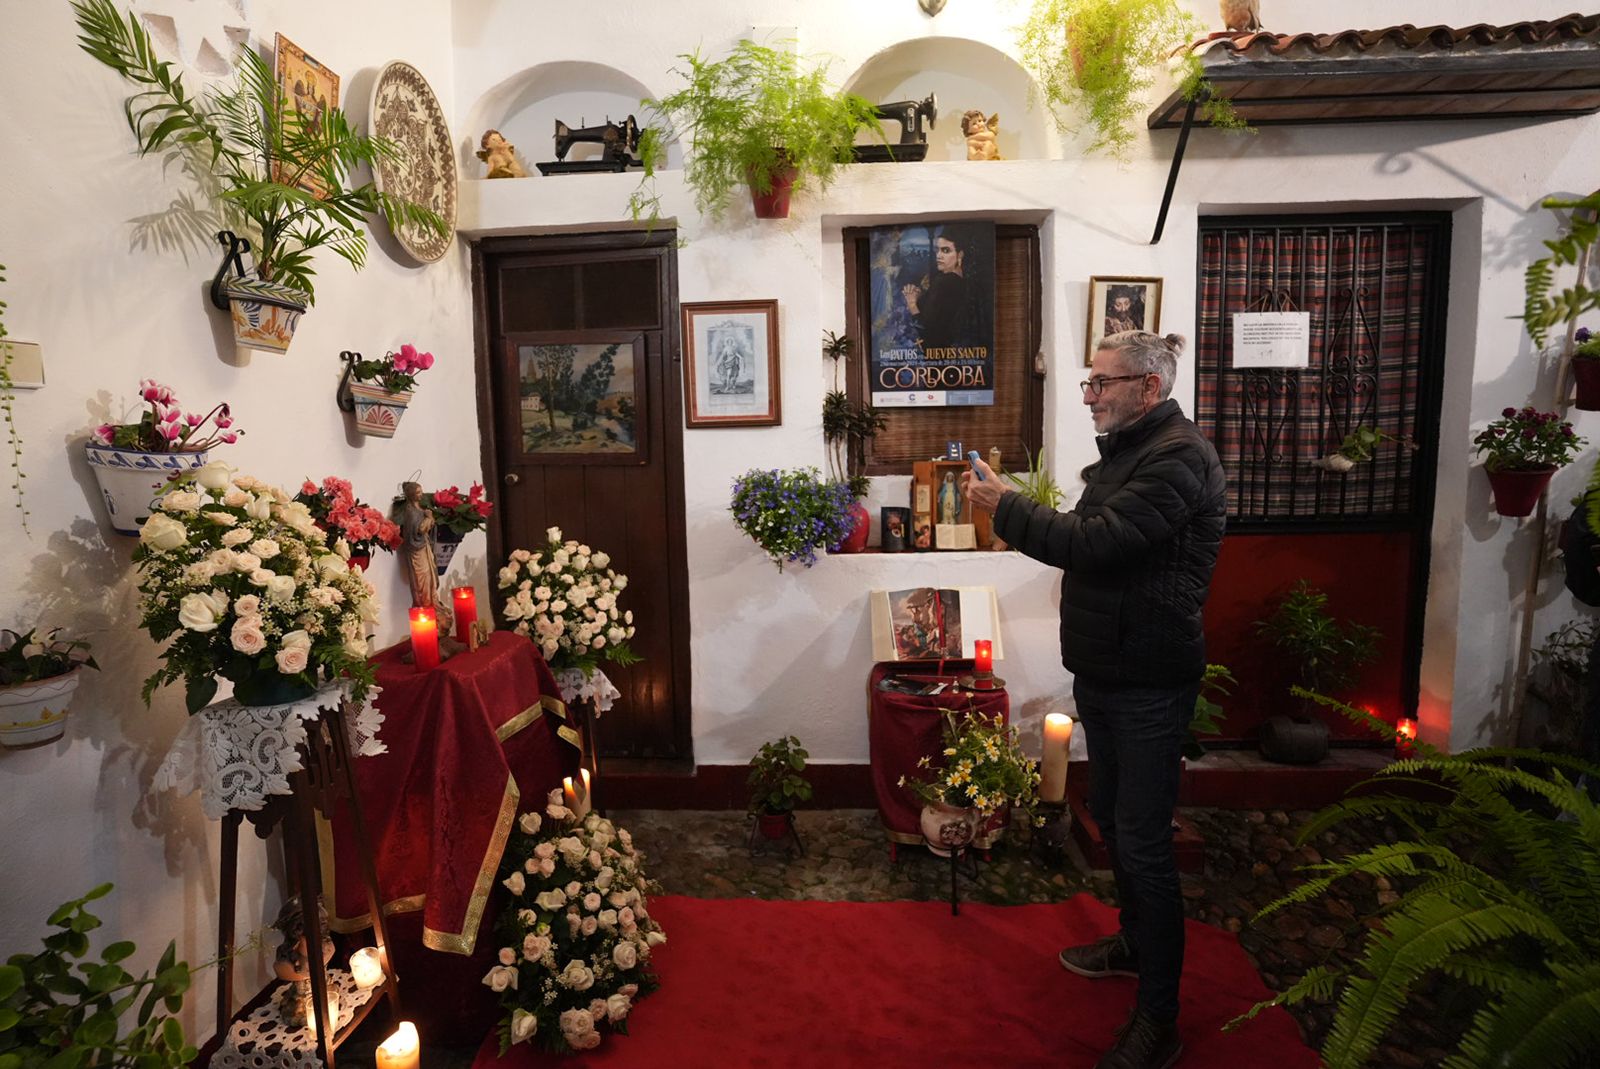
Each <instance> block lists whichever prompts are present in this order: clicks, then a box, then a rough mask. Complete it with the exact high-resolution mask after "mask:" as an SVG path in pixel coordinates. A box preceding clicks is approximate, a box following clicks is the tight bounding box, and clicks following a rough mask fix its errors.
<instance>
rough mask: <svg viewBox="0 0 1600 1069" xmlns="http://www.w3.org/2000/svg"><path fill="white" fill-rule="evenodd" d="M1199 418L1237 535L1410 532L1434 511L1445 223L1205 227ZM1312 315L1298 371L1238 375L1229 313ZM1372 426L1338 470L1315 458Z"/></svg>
mask: <svg viewBox="0 0 1600 1069" xmlns="http://www.w3.org/2000/svg"><path fill="white" fill-rule="evenodd" d="M1199 246H1200V248H1199V267H1198V294H1197V301H1196V304H1197V308H1198V315H1197V320H1196V339H1195V356H1196V368H1197V386H1196V398H1195V421H1196V423H1198V424H1199V425H1200V427H1201V429H1202V430H1204V431H1205V433H1206V434H1207V435H1208V436H1209V437H1210V438H1211V441H1212V442H1213V443H1214V444H1215V445H1216V448H1217V452H1218V454H1219V455H1220V456H1221V458H1222V464H1223V467H1224V469H1225V470H1226V471H1227V474H1228V514H1229V525H1230V527H1231V528H1234V529H1240V528H1251V529H1256V528H1267V527H1278V526H1284V527H1293V528H1298V527H1303V526H1324V525H1329V524H1334V525H1337V526H1339V527H1341V528H1349V527H1351V526H1361V527H1368V528H1374V529H1377V528H1386V527H1409V526H1412V525H1414V524H1415V523H1417V522H1418V521H1419V520H1426V518H1427V517H1429V516H1431V512H1432V505H1431V502H1432V497H1433V471H1434V461H1435V457H1436V453H1437V440H1436V430H1437V426H1436V424H1437V416H1438V411H1439V391H1440V384H1441V378H1442V370H1443V368H1442V364H1443V347H1444V318H1445V316H1444V312H1445V298H1446V279H1447V272H1448V266H1449V263H1448V261H1449V217H1448V216H1446V215H1441V214H1411V215H1395V216H1335V217H1331V218H1319V219H1316V220H1315V221H1313V220H1311V219H1309V218H1298V219H1296V218H1288V219H1283V218H1279V219H1255V218H1239V217H1229V218H1212V219H1205V220H1202V221H1201V224H1200V242H1199ZM1247 311H1301V312H1308V313H1310V322H1311V352H1310V363H1309V366H1308V367H1306V368H1296V369H1282V368H1270V369H1255V368H1235V367H1234V366H1233V352H1232V350H1233V325H1232V317H1233V316H1234V315H1235V314H1236V313H1239V312H1247ZM1358 427H1369V428H1373V429H1375V430H1378V431H1381V432H1383V433H1384V434H1386V435H1389V436H1392V437H1394V438H1397V439H1402V440H1404V441H1405V442H1408V443H1412V444H1413V445H1414V448H1412V447H1407V446H1404V445H1394V444H1390V443H1385V444H1383V445H1381V446H1379V447H1378V449H1377V450H1376V455H1375V457H1374V458H1373V459H1372V460H1371V461H1369V462H1363V463H1359V464H1357V465H1356V466H1355V467H1354V468H1353V469H1352V470H1350V471H1348V472H1344V473H1339V472H1336V471H1330V470H1326V469H1325V468H1323V467H1320V466H1318V464H1317V463H1316V462H1317V461H1318V460H1319V459H1320V458H1323V457H1326V456H1328V455H1329V454H1331V453H1334V452H1337V450H1338V449H1339V446H1340V444H1341V443H1342V442H1343V441H1344V438H1345V436H1346V435H1347V434H1350V433H1351V432H1353V431H1355V430H1356V428H1358Z"/></svg>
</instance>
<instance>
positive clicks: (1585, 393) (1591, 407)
mask: <svg viewBox="0 0 1600 1069" xmlns="http://www.w3.org/2000/svg"><path fill="white" fill-rule="evenodd" d="M1572 378H1573V380H1574V381H1575V382H1577V384H1578V397H1577V401H1576V402H1575V403H1576V405H1577V407H1579V408H1581V409H1583V410H1584V411H1585V412H1600V359H1595V358H1594V357H1585V356H1580V357H1577V358H1575V359H1574V360H1573V361H1572Z"/></svg>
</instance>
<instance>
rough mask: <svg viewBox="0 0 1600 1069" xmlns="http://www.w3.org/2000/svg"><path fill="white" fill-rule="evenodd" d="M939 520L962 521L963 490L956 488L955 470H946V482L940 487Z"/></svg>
mask: <svg viewBox="0 0 1600 1069" xmlns="http://www.w3.org/2000/svg"><path fill="white" fill-rule="evenodd" d="M939 522H940V523H960V522H961V491H960V490H959V489H957V488H956V477H955V473H954V472H948V471H947V472H945V473H944V483H943V485H941V486H940V487H939Z"/></svg>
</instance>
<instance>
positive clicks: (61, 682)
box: [0, 669, 79, 747]
mask: <svg viewBox="0 0 1600 1069" xmlns="http://www.w3.org/2000/svg"><path fill="white" fill-rule="evenodd" d="M78 672H79V670H78V669H73V670H72V671H70V672H66V673H63V674H62V675H59V676H51V677H50V678H49V679H41V680H38V681H37V682H34V683H18V684H15V685H14V686H10V687H0V746H10V747H21V746H38V745H40V744H41V743H46V742H53V741H55V740H56V739H59V738H60V737H61V735H62V733H63V732H65V731H66V729H67V709H68V706H70V705H71V704H72V693H73V691H75V690H77V689H78Z"/></svg>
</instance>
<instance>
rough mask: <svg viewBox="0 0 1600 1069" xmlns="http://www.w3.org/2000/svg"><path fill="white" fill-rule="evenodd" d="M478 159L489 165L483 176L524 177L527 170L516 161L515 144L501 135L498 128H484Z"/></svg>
mask: <svg viewBox="0 0 1600 1069" xmlns="http://www.w3.org/2000/svg"><path fill="white" fill-rule="evenodd" d="M480 145H481V147H480V148H479V149H478V159H480V160H482V161H483V162H484V163H487V164H488V165H489V173H488V174H486V175H484V177H485V178H526V177H528V172H527V171H526V170H524V169H523V167H522V164H520V163H518V162H517V146H515V145H513V144H511V142H509V141H507V140H506V139H505V138H504V137H502V136H501V134H500V131H499V130H485V131H484V133H483V140H482V141H481V142H480Z"/></svg>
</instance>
